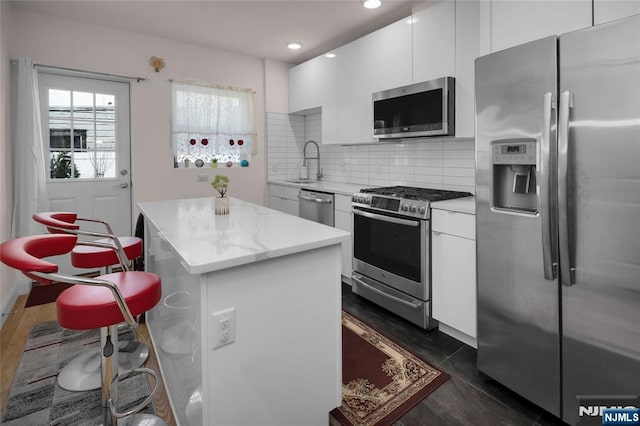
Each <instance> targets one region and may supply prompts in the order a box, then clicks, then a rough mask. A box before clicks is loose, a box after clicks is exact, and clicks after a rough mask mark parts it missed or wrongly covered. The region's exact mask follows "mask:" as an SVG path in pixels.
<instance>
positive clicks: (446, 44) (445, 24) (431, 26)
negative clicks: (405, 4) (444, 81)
mask: <svg viewBox="0 0 640 426" xmlns="http://www.w3.org/2000/svg"><path fill="white" fill-rule="evenodd" d="M411 26H412V27H413V81H414V82H415V83H418V82H421V81H426V80H432V79H434V78H440V77H448V76H454V75H455V72H456V69H455V65H456V64H455V37H456V4H455V1H454V0H444V1H440V2H437V3H433V2H429V3H427V7H425V8H424V9H420V10H415V11H414V13H413V25H411Z"/></svg>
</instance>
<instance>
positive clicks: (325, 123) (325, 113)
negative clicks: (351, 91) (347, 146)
mask: <svg viewBox="0 0 640 426" xmlns="http://www.w3.org/2000/svg"><path fill="white" fill-rule="evenodd" d="M321 65H322V66H321V69H322V76H323V78H322V84H321V87H320V89H321V90H322V93H321V94H320V97H321V100H320V106H321V107H322V135H321V138H320V141H321V142H322V143H323V144H336V143H338V58H337V57H334V58H327V57H326V56H324V55H323V56H321Z"/></svg>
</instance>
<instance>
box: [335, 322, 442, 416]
mask: <svg viewBox="0 0 640 426" xmlns="http://www.w3.org/2000/svg"><path fill="white" fill-rule="evenodd" d="M448 378H449V376H448V375H447V374H446V373H443V372H441V371H439V370H437V369H436V368H434V367H432V366H431V365H429V364H427V363H426V362H424V361H423V360H421V359H420V358H418V357H417V356H416V355H414V354H412V353H411V352H409V351H408V350H407V349H405V348H403V347H402V346H400V345H398V344H397V343H396V342H394V341H392V340H390V339H389V338H388V337H386V336H384V335H382V334H380V333H378V332H377V331H375V330H374V329H372V328H371V327H369V326H368V325H366V324H364V323H363V322H361V321H359V320H358V319H356V318H354V317H353V316H351V315H349V314H348V313H346V312H344V311H343V312H342V406H341V407H339V408H336V409H335V410H333V411H332V412H331V414H333V416H334V417H335V418H336V419H338V421H340V423H341V424H343V425H357V426H373V425H376V426H383V425H390V424H392V423H393V422H395V421H396V420H398V419H399V418H400V417H401V416H402V415H403V414H405V413H406V412H407V411H409V410H410V409H411V408H412V407H413V406H415V405H416V404H418V403H419V402H420V401H422V400H423V399H424V398H425V397H426V396H427V395H429V394H430V393H431V392H433V391H434V390H435V389H436V388H437V387H438V386H440V385H441V384H442V383H444V382H446V381H447V379H448Z"/></svg>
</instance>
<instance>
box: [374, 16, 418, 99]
mask: <svg viewBox="0 0 640 426" xmlns="http://www.w3.org/2000/svg"><path fill="white" fill-rule="evenodd" d="M411 22H412V18H411V17H408V18H405V19H403V20H401V21H398V22H395V23H393V24H391V25H389V26H386V27H384V28H382V29H381V30H380V31H379V33H380V39H379V46H380V68H379V73H380V89H379V90H387V89H393V88H395V87H400V86H406V85H407V84H411V82H412V28H411Z"/></svg>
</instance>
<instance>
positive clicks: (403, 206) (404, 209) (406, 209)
mask: <svg viewBox="0 0 640 426" xmlns="http://www.w3.org/2000/svg"><path fill="white" fill-rule="evenodd" d="M400 209H401V210H402V211H403V212H406V211H409V206H407V205H406V204H403V205H402V206H400Z"/></svg>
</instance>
